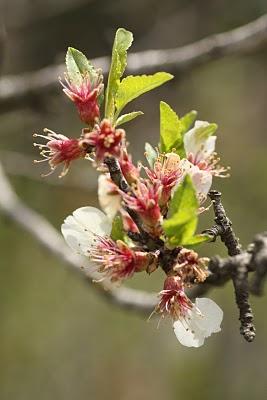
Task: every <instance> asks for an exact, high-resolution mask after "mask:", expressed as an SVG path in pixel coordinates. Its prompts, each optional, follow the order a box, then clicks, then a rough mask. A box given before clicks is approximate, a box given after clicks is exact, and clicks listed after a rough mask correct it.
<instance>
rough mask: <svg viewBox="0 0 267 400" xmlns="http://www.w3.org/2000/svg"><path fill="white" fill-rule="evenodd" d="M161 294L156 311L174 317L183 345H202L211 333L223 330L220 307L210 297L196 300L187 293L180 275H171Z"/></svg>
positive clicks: (174, 326)
mask: <svg viewBox="0 0 267 400" xmlns="http://www.w3.org/2000/svg"><path fill="white" fill-rule="evenodd" d="M159 296H160V301H159V303H158V305H157V307H156V309H155V312H157V313H159V314H160V315H161V317H165V316H170V317H171V318H172V320H173V328H174V333H175V335H176V337H177V339H178V341H179V342H180V343H181V344H182V345H184V346H187V347H200V346H202V345H203V343H204V341H205V339H206V338H207V337H209V336H210V335H211V334H212V333H216V332H219V331H220V330H221V328H220V325H221V322H222V318H223V312H222V310H221V309H220V307H219V306H218V305H217V304H216V303H215V302H214V301H212V300H210V299H208V298H196V301H195V303H193V302H192V301H191V300H190V299H189V298H188V297H187V296H186V294H185V291H184V286H183V283H182V280H181V278H180V277H178V276H169V277H167V278H166V279H165V282H164V288H163V290H162V291H161V292H160V293H159Z"/></svg>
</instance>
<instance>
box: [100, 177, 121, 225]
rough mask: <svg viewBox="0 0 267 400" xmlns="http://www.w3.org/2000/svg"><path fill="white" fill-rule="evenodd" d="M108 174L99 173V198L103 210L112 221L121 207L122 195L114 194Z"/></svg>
mask: <svg viewBox="0 0 267 400" xmlns="http://www.w3.org/2000/svg"><path fill="white" fill-rule="evenodd" d="M111 191H112V187H111V184H110V181H109V177H108V175H104V174H102V175H99V178H98V200H99V204H100V206H101V208H102V210H104V211H105V213H106V214H107V216H108V218H109V219H110V220H111V221H112V220H113V218H114V217H115V215H116V214H117V212H118V211H119V210H120V208H121V196H120V195H119V194H113V193H112V192H111Z"/></svg>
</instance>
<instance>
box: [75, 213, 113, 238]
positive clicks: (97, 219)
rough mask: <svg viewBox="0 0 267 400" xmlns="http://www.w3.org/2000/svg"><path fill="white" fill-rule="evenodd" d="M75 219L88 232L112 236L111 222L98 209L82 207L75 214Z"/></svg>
mask: <svg viewBox="0 0 267 400" xmlns="http://www.w3.org/2000/svg"><path fill="white" fill-rule="evenodd" d="M73 216H74V218H75V219H76V220H77V222H78V223H79V224H81V225H82V226H83V227H84V228H86V229H87V230H89V231H91V232H93V233H95V234H97V235H100V236H105V235H110V232H111V222H110V221H109V219H108V218H107V216H106V215H105V214H104V213H103V212H102V211H101V210H99V209H98V208H95V207H81V208H78V209H77V210H75V211H74V212H73Z"/></svg>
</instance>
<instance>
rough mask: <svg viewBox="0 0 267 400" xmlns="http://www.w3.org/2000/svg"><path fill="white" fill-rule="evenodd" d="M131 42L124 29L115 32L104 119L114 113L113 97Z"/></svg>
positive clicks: (128, 34)
mask: <svg viewBox="0 0 267 400" xmlns="http://www.w3.org/2000/svg"><path fill="white" fill-rule="evenodd" d="M132 41H133V34H132V33H131V32H129V31H127V30H126V29H123V28H119V29H118V30H117V32H116V35H115V39H114V44H113V49H112V57H111V66H110V71H109V76H108V84H107V90H106V104H105V117H106V118H110V119H113V116H114V112H115V97H116V93H117V90H118V87H119V82H120V78H121V77H122V75H123V73H124V71H125V68H126V64H127V50H128V49H129V47H130V46H131V44H132Z"/></svg>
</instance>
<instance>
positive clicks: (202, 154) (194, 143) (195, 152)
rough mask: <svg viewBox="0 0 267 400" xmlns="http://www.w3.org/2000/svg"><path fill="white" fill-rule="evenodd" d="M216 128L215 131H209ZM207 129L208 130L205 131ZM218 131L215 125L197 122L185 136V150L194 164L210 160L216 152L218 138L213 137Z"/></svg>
mask: <svg viewBox="0 0 267 400" xmlns="http://www.w3.org/2000/svg"><path fill="white" fill-rule="evenodd" d="M208 127H214V128H213V129H209V130H208V129H207V128H208ZM205 128H206V129H205ZM215 130H216V125H215V124H209V122H206V121H196V122H195V126H194V127H193V128H192V129H190V130H189V131H188V132H186V134H185V135H184V148H185V152H186V156H187V158H189V159H190V158H191V159H190V161H191V162H192V163H193V164H198V163H199V162H200V161H205V160H208V159H209V158H210V156H211V155H212V154H213V153H214V150H215V142H216V136H214V135H213V136H211V133H214V132H215Z"/></svg>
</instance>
